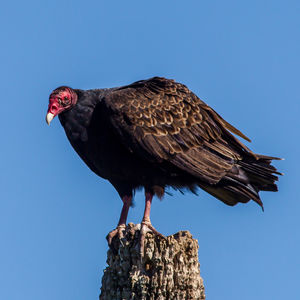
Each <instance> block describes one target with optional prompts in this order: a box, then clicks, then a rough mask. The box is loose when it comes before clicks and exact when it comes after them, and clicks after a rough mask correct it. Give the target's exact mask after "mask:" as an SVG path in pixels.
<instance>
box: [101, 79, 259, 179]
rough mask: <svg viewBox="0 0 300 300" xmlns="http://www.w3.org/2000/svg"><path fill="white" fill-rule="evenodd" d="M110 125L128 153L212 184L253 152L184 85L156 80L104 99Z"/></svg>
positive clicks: (126, 87) (127, 87)
mask: <svg viewBox="0 0 300 300" xmlns="http://www.w3.org/2000/svg"><path fill="white" fill-rule="evenodd" d="M105 103H106V105H107V107H108V108H109V109H110V110H111V122H112V124H113V126H114V127H115V129H116V130H117V131H118V132H119V134H120V137H121V139H122V141H123V143H124V144H125V145H126V146H127V147H128V149H130V150H131V151H135V152H136V153H138V154H139V155H141V156H143V157H145V158H146V159H148V160H151V161H153V162H157V163H159V162H162V161H164V160H168V161H169V162H171V163H172V164H174V165H175V166H177V167H178V168H180V169H182V170H184V171H186V172H188V173H189V174H192V175H194V176H196V177H198V178H200V179H202V180H204V181H205V182H208V183H211V184H214V183H217V182H218V181H220V179H221V178H222V177H223V176H224V175H225V174H226V173H227V172H228V171H229V170H231V168H232V166H233V164H234V163H235V162H236V161H238V160H240V159H241V153H245V152H246V153H248V154H249V155H253V156H254V154H253V153H252V152H251V151H250V150H249V149H248V148H247V147H246V146H245V145H243V144H242V143H241V142H240V141H239V140H238V139H236V138H235V137H234V136H233V135H232V134H231V133H230V132H229V131H228V130H230V131H231V132H233V133H235V134H237V135H239V136H241V137H243V138H245V139H246V140H249V139H248V138H247V137H246V136H245V135H243V134H242V133H241V132H240V131H239V130H237V129H236V128H235V127H233V126H232V125H230V124H229V123H227V122H226V121H225V120H223V119H222V118H221V117H220V116H219V115H218V114H217V113H216V112H215V111H214V110H213V109H212V108H210V107H209V106H208V105H206V104H205V103H204V102H203V101H201V100H200V99H199V98H198V97H197V96H196V95H195V94H193V93H192V92H191V91H190V90H189V89H188V88H187V87H186V86H185V85H183V84H179V83H176V82H174V81H173V80H168V79H164V78H159V77H154V78H151V79H149V80H144V81H138V82H135V83H133V84H131V85H128V86H125V87H121V88H119V89H116V90H114V91H113V92H112V93H110V94H109V95H107V96H106V98H105Z"/></svg>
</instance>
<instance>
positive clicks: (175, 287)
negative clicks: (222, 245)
mask: <svg viewBox="0 0 300 300" xmlns="http://www.w3.org/2000/svg"><path fill="white" fill-rule="evenodd" d="M139 228H140V227H139V224H138V225H134V224H132V223H129V224H128V225H127V227H126V230H125V233H124V237H123V238H122V239H118V238H115V239H114V241H113V247H114V249H115V253H114V252H113V251H112V250H109V251H108V254H107V264H108V267H107V268H106V269H105V270H104V275H103V278H102V287H101V294H100V297H99V299H100V300H119V299H120V300H129V299H130V300H171V299H176V300H184V299H186V300H187V299H188V300H194V299H200V300H204V299H205V294H204V286H203V280H202V278H201V277H200V269H199V262H198V242H197V240H195V239H193V238H192V235H191V234H190V233H189V232H188V231H180V232H178V233H176V234H174V235H171V236H169V237H167V241H166V240H164V239H163V238H161V237H159V236H156V235H154V234H152V233H148V234H147V236H146V239H145V252H144V257H143V258H141V257H140V254H139V249H140V248H139V246H140V244H139Z"/></svg>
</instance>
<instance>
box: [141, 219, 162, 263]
mask: <svg viewBox="0 0 300 300" xmlns="http://www.w3.org/2000/svg"><path fill="white" fill-rule="evenodd" d="M148 232H152V233H153V234H154V235H158V236H159V237H161V238H163V239H164V240H167V238H166V237H165V236H164V235H163V234H161V233H160V232H158V231H157V230H156V229H155V228H154V227H153V226H152V224H151V222H150V221H142V223H141V230H140V255H141V258H142V259H143V257H144V249H145V237H146V234H147V233H148Z"/></svg>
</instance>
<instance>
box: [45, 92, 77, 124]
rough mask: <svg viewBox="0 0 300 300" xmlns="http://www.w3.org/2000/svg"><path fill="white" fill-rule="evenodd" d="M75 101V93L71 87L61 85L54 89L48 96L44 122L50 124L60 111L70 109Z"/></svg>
mask: <svg viewBox="0 0 300 300" xmlns="http://www.w3.org/2000/svg"><path fill="white" fill-rule="evenodd" d="M76 102H77V94H76V93H75V91H74V90H73V89H71V88H70V87H67V86H61V87H59V88H57V89H55V90H54V91H53V92H52V93H51V94H50V97H49V106H48V111H47V116H46V122H47V124H48V125H50V122H51V121H52V120H53V118H54V117H55V116H57V115H58V114H60V113H61V112H63V111H65V110H67V109H70V108H71V107H73V106H74V105H75V104H76Z"/></svg>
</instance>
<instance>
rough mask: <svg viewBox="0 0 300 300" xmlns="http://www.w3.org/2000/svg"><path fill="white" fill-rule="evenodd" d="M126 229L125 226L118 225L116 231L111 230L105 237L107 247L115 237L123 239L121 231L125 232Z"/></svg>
mask: <svg viewBox="0 0 300 300" xmlns="http://www.w3.org/2000/svg"><path fill="white" fill-rule="evenodd" d="M125 228H126V225H125V224H122V225H119V226H118V227H117V228H116V229H114V230H112V231H111V232H110V233H109V234H108V235H107V236H106V239H107V242H108V245H109V247H111V246H112V241H113V238H114V237H115V236H118V238H119V239H120V240H121V239H122V238H124V234H123V231H124V230H125Z"/></svg>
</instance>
